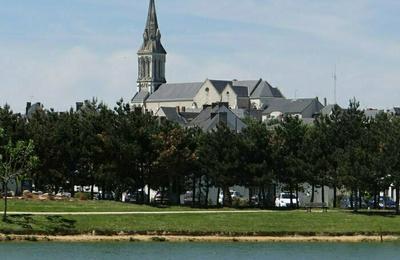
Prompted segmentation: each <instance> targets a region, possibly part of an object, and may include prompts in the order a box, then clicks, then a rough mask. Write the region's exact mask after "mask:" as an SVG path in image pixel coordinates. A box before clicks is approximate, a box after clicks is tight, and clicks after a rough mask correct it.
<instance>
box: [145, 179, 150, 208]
mask: <svg viewBox="0 0 400 260" xmlns="http://www.w3.org/2000/svg"><path fill="white" fill-rule="evenodd" d="M143 190H144V188H143ZM150 192H151V190H150V185H148V184H147V204H148V205H150V204H151V196H150Z"/></svg>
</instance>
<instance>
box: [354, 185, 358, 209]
mask: <svg viewBox="0 0 400 260" xmlns="http://www.w3.org/2000/svg"><path fill="white" fill-rule="evenodd" d="M354 202H355V203H354V211H355V212H357V211H358V189H354Z"/></svg>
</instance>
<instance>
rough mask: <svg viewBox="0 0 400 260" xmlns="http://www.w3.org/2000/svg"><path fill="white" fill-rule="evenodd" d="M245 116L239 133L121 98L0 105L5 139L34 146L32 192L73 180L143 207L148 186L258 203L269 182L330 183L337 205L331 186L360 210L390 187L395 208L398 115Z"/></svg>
mask: <svg viewBox="0 0 400 260" xmlns="http://www.w3.org/2000/svg"><path fill="white" fill-rule="evenodd" d="M246 123H247V125H248V127H247V128H245V129H244V131H243V132H242V133H235V132H233V131H231V130H230V129H229V128H227V127H226V126H224V125H222V124H221V125H219V126H218V127H217V128H216V129H215V130H214V131H212V132H208V133H203V132H202V131H201V130H200V129H197V128H182V127H180V126H178V125H176V124H174V123H172V122H168V121H166V120H161V119H159V118H155V117H153V116H151V115H149V114H143V113H141V112H138V111H134V110H132V109H131V107H130V106H129V105H128V104H127V103H124V102H122V101H121V102H118V103H117V105H116V107H115V108H114V109H110V108H109V107H107V106H106V105H104V104H101V103H100V104H99V103H97V102H95V101H93V102H86V103H85V105H84V106H83V107H82V108H81V109H80V110H79V111H74V110H71V111H69V112H64V113H58V112H53V111H37V112H35V113H34V114H33V115H31V116H30V117H29V118H26V117H25V116H22V115H19V114H15V113H13V112H12V111H11V109H10V107H8V106H5V107H4V108H0V128H3V129H4V134H3V137H2V138H1V142H2V144H5V143H7V142H9V140H13V141H17V140H25V141H28V140H32V141H33V143H34V145H35V153H36V155H37V156H38V158H39V163H38V166H37V167H36V168H35V169H34V170H33V171H31V172H30V173H29V175H28V176H27V177H28V178H30V179H31V180H32V181H33V183H34V185H35V189H36V190H41V191H46V192H54V193H57V192H59V191H60V190H61V189H62V190H63V191H69V192H71V193H74V186H90V187H94V186H98V187H100V189H101V190H102V194H103V195H104V194H106V193H107V192H113V193H115V194H116V197H117V198H120V197H121V194H122V193H123V192H124V191H131V192H134V193H136V194H137V200H138V202H139V203H146V204H147V203H150V198H149V196H146V195H145V194H147V191H146V189H145V187H147V188H148V189H150V188H151V189H154V190H161V191H165V194H167V196H168V197H169V201H170V202H171V203H176V204H178V203H180V201H179V194H182V193H184V192H185V191H193V194H195V195H196V196H193V203H194V204H198V205H199V206H207V205H208V201H209V199H210V197H209V190H210V188H211V187H217V188H218V189H220V190H221V191H222V192H223V193H224V194H225V196H224V201H223V203H224V204H225V205H228V206H229V205H231V204H232V198H231V196H230V192H229V188H230V187H232V186H234V185H240V186H244V187H248V188H249V189H250V193H251V194H250V197H252V196H253V195H258V198H259V200H260V206H262V207H272V206H273V202H274V196H275V193H276V190H274V189H275V188H274V187H276V184H278V183H279V184H280V185H284V187H285V189H286V190H287V191H289V192H292V193H293V194H296V193H298V192H299V191H301V189H302V187H303V185H302V184H304V183H308V184H310V185H312V187H313V188H314V187H322V188H324V187H331V188H333V189H334V191H335V196H334V202H333V203H334V206H335V207H336V206H338V203H339V202H338V200H337V196H336V195H337V193H338V191H339V190H346V191H348V193H351V194H352V198H354V199H353V200H352V204H353V205H352V206H353V207H354V208H355V209H357V208H359V207H360V206H361V203H362V202H361V201H362V198H365V197H370V198H371V197H372V198H375V200H374V201H375V204H377V202H378V199H377V196H379V193H380V192H381V191H384V190H386V189H387V188H388V187H389V186H391V185H394V187H395V188H396V195H397V196H396V198H397V203H396V205H397V211H398V210H399V209H398V205H399V201H398V200H399V194H398V193H399V185H400V138H399V137H400V119H399V118H397V117H395V116H392V115H390V114H385V113H382V114H380V115H378V116H377V117H376V118H367V117H366V116H365V114H364V112H363V111H361V110H360V109H359V105H358V103H357V102H356V101H352V102H351V103H350V106H349V107H348V108H347V109H340V108H339V107H336V108H334V109H333V111H332V113H331V114H330V115H327V116H323V115H320V116H319V117H318V118H317V119H316V121H315V123H314V124H312V125H305V124H304V123H303V122H302V121H301V120H300V119H298V118H297V117H286V118H284V120H283V121H282V122H270V123H269V124H265V123H261V122H257V121H254V120H251V119H247V120H246ZM199 191H200V192H199ZM163 194H164V193H163ZM197 194H199V196H198V199H197V198H195V197H197ZM200 194H202V195H200ZM322 194H324V192H322ZM93 195H94V194H93V189H92V196H93ZM313 197H314V192H313V193H312V198H311V200H314V199H315V198H313ZM322 199H323V200H325V198H322ZM294 206H296V205H294ZM375 206H378V205H375Z"/></svg>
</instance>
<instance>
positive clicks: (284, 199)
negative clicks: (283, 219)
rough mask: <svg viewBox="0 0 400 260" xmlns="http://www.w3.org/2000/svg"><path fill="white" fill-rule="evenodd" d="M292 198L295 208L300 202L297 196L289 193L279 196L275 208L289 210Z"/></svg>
mask: <svg viewBox="0 0 400 260" xmlns="http://www.w3.org/2000/svg"><path fill="white" fill-rule="evenodd" d="M290 198H292V202H293V205H294V206H295V205H296V204H297V200H298V199H297V197H296V195H294V194H293V195H290V193H287V192H282V193H280V194H279V196H278V197H277V198H276V199H275V206H276V207H277V208H289V207H290ZM299 203H300V202H299Z"/></svg>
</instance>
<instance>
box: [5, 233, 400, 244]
mask: <svg viewBox="0 0 400 260" xmlns="http://www.w3.org/2000/svg"><path fill="white" fill-rule="evenodd" d="M0 241H1V242H67V243H93V242H173V243H176V242H183V243H185V242H198V243H227V242H239V243H305V242H307V243H323V242H331V243H363V242H364V243H365V242H394V241H400V237H399V236H366V235H358V236H183V235H175V236H174V235H160V236H152V235H131V236H129V235H115V236H102V235H68V236H45V235H5V234H1V235H0Z"/></svg>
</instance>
